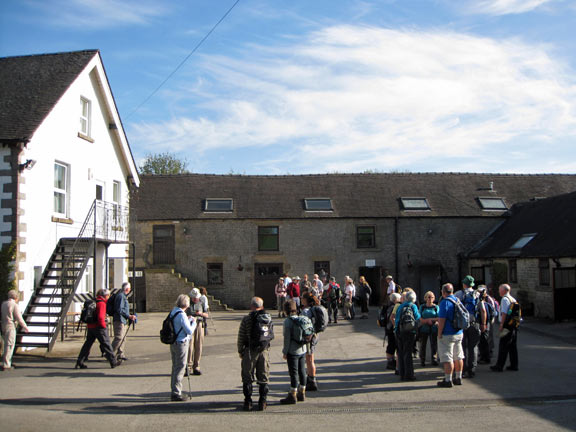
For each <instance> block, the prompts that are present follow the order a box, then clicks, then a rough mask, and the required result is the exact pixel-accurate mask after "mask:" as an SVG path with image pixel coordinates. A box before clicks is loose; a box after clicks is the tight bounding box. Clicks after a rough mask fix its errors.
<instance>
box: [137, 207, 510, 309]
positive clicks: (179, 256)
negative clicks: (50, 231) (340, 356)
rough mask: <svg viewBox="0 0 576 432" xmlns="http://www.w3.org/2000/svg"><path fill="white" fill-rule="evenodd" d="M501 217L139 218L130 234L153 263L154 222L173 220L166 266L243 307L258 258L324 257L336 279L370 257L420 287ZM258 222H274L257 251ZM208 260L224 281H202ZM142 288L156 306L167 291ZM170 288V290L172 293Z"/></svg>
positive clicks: (294, 262)
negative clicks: (273, 231) (267, 244)
mask: <svg viewBox="0 0 576 432" xmlns="http://www.w3.org/2000/svg"><path fill="white" fill-rule="evenodd" d="M500 221H501V219H500V218H404V219H400V220H398V222H397V221H396V220H395V219H344V218H338V219H336V218H334V219H330V218H326V219H303V220H216V219H212V220H182V221H167V222H162V221H157V222H138V223H137V224H136V226H135V227H134V237H133V238H134V239H135V240H136V245H137V252H136V255H137V262H136V266H137V267H145V268H155V267H158V266H156V265H155V263H154V259H153V245H152V241H153V238H152V237H153V226H154V225H155V224H159V225H160V224H174V226H175V244H176V245H175V252H176V253H175V255H176V262H175V263H174V264H173V265H171V267H174V268H175V269H176V270H177V271H178V272H181V273H182V274H183V275H185V276H186V277H187V278H188V279H189V280H191V281H194V282H195V283H196V285H204V286H206V287H207V288H208V291H209V293H210V294H212V295H214V296H215V297H216V298H218V299H220V300H222V301H224V302H225V303H227V304H229V305H231V306H232V307H234V308H242V309H244V308H247V307H248V304H249V301H250V298H251V297H252V296H253V295H254V284H255V277H254V265H255V264H256V263H275V264H276V263H279V264H282V265H283V267H284V271H285V272H287V273H289V274H291V275H300V276H302V275H303V274H304V273H308V274H309V275H312V274H313V272H314V262H315V261H329V262H330V269H331V275H332V276H335V277H336V278H337V280H338V281H339V282H342V281H343V278H344V276H345V275H350V276H352V277H353V278H354V279H355V280H357V279H358V276H359V268H360V267H363V266H365V265H366V261H367V260H373V261H374V262H375V265H376V266H379V267H381V272H382V276H385V275H386V274H393V275H394V276H395V277H396V280H397V282H398V283H400V284H401V285H402V286H412V287H414V288H415V289H419V284H420V273H419V271H420V270H419V269H420V268H421V267H425V266H440V267H441V268H442V269H443V271H442V280H441V281H439V282H446V281H451V282H457V281H458V278H459V277H460V272H459V259H458V254H459V253H464V252H466V251H467V250H469V249H470V248H471V247H472V246H474V244H476V243H477V242H478V241H479V240H480V239H481V238H482V237H483V236H484V235H485V234H486V233H487V232H488V231H489V230H490V229H491V228H492V227H494V226H495V225H496V224H497V223H499V222H500ZM361 225H373V226H375V227H376V247H375V248H370V249H358V248H357V247H356V227H357V226H361ZM258 226H278V227H279V239H280V247H279V251H275V252H259V251H258ZM396 228H397V229H398V233H397V235H396V234H395V230H396ZM396 237H397V238H398V262H396V242H395V239H396ZM208 263H222V264H223V284H221V285H208V284H207V264H208ZM240 268H241V270H239V269H240ZM396 273H397V274H396ZM146 286H147V304H155V302H156V300H155V299H156V298H158V296H159V295H162V294H161V293H163V292H164V291H166V290H167V289H169V288H167V287H163V286H162V284H158V285H156V284H155V283H154V282H152V285H149V283H148V276H147V281H146ZM373 288H374V287H373ZM173 289H175V288H170V290H171V291H170V293H171V294H174V291H173ZM156 291H160V292H161V293H160V294H159V293H157V292H156ZM150 296H153V298H154V300H152V302H153V303H150V301H151V297H150ZM173 298H175V297H173ZM169 301H170V302H173V301H174V300H173V299H172V298H171V299H170V300H169ZM148 310H150V308H149V307H148Z"/></svg>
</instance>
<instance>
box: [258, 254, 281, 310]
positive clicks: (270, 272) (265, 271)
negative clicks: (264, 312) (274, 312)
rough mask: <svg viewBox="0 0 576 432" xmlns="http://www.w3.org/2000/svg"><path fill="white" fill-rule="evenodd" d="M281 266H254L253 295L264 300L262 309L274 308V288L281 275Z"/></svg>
mask: <svg viewBox="0 0 576 432" xmlns="http://www.w3.org/2000/svg"><path fill="white" fill-rule="evenodd" d="M282 271H283V265H282V264H254V295H255V296H257V297H261V298H262V299H263V300H264V307H265V308H267V309H272V307H273V306H274V307H276V293H275V292H274V288H275V287H276V284H277V283H278V279H279V278H280V276H281V275H282Z"/></svg>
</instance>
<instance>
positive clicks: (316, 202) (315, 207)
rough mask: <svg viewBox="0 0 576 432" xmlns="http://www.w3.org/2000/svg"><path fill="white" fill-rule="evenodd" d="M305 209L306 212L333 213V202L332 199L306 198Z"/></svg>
mask: <svg viewBox="0 0 576 432" xmlns="http://www.w3.org/2000/svg"><path fill="white" fill-rule="evenodd" d="M304 208H305V209H306V211H332V210H333V209H332V200H331V199H330V198H306V199H304Z"/></svg>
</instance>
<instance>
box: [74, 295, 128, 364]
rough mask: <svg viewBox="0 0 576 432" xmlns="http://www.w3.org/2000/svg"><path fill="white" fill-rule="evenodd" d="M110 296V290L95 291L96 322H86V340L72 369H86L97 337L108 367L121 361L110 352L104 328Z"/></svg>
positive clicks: (110, 347) (108, 339) (108, 340)
mask: <svg viewBox="0 0 576 432" xmlns="http://www.w3.org/2000/svg"><path fill="white" fill-rule="evenodd" d="M109 298H110V291H108V290H107V289H105V288H102V289H100V290H98V292H97V293H96V312H95V315H96V322H94V323H90V324H86V327H87V328H88V332H87V335H86V341H85V342H84V345H82V349H81V350H80V354H79V355H78V360H76V366H75V367H74V369H78V368H80V369H86V368H87V367H88V366H86V361H87V360H88V356H89V355H90V349H91V348H92V345H93V344H94V341H95V340H96V339H98V342H100V350H101V351H102V352H103V353H104V355H105V356H106V358H107V359H108V361H109V362H110V367H111V368H115V367H116V366H119V365H120V363H122V360H116V357H115V356H114V353H113V352H112V346H111V345H110V338H109V337H108V331H107V330H106V302H107V301H108V299H109Z"/></svg>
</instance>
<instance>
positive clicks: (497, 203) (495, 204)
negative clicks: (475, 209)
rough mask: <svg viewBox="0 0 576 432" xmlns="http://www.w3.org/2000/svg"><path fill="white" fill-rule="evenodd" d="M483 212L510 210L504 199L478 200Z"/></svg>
mask: <svg viewBox="0 0 576 432" xmlns="http://www.w3.org/2000/svg"><path fill="white" fill-rule="evenodd" d="M478 202H479V203H480V207H482V210H508V206H507V205H506V203H505V202H504V199H502V198H481V197H479V198H478Z"/></svg>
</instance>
